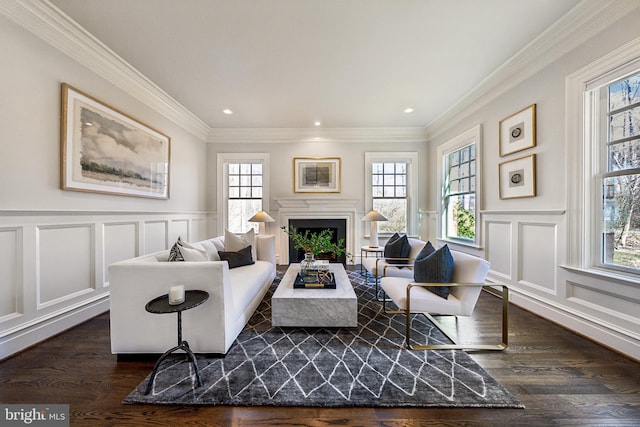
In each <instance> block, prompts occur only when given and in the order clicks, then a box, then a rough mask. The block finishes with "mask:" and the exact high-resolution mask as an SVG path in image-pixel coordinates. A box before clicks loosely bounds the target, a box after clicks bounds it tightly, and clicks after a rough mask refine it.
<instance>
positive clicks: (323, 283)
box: [293, 271, 336, 289]
mask: <svg viewBox="0 0 640 427" xmlns="http://www.w3.org/2000/svg"><path fill="white" fill-rule="evenodd" d="M314 279H317V280H312V281H305V279H304V278H303V277H302V276H300V274H298V275H296V280H295V281H294V282H293V288H294V289H335V288H336V278H335V276H334V275H333V273H331V272H330V271H324V272H319V273H318V277H317V278H316V277H314Z"/></svg>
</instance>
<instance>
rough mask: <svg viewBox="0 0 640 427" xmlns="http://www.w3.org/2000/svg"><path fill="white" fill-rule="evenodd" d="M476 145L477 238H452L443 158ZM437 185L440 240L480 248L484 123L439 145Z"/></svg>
mask: <svg viewBox="0 0 640 427" xmlns="http://www.w3.org/2000/svg"><path fill="white" fill-rule="evenodd" d="M474 143H475V145H476V174H475V188H476V191H475V194H476V206H475V213H474V215H475V222H476V224H475V225H476V230H475V239H474V240H470V239H452V238H450V237H448V236H447V232H446V220H447V219H446V215H447V212H446V210H445V206H444V172H445V171H444V167H443V159H444V157H445V156H448V155H449V154H450V153H453V152H455V151H458V150H460V149H461V148H464V147H466V146H468V145H471V144H474ZM436 152H437V156H438V160H437V178H436V179H437V183H436V185H437V187H436V188H438V206H439V208H438V211H439V215H438V216H439V218H440V220H439V221H438V236H439V237H438V240H441V241H443V242H451V243H455V244H458V245H463V246H471V247H474V248H480V247H481V242H482V232H481V230H482V227H481V226H480V225H481V223H482V222H481V218H480V214H481V212H480V204H481V202H482V185H481V182H482V125H480V124H478V125H476V126H474V127H472V128H471V129H469V130H466V131H465V132H463V133H461V134H460V135H458V136H456V137H454V138H451V139H450V140H449V141H447V142H445V143H444V144H441V145H440V146H438V149H437V151H436Z"/></svg>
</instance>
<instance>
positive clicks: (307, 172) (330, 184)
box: [293, 157, 341, 193]
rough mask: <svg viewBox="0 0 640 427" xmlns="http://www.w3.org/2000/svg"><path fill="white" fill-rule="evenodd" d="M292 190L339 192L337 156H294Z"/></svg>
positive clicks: (297, 191)
mask: <svg viewBox="0 0 640 427" xmlns="http://www.w3.org/2000/svg"><path fill="white" fill-rule="evenodd" d="M293 176H294V178H293V180H294V184H293V191H294V192H296V193H339V192H340V179H341V178H340V158H339V157H295V158H294V159H293Z"/></svg>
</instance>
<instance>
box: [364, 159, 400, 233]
mask: <svg viewBox="0 0 640 427" xmlns="http://www.w3.org/2000/svg"><path fill="white" fill-rule="evenodd" d="M371 192H372V197H373V209H374V210H376V211H378V212H380V213H381V214H382V215H384V216H385V217H386V218H387V221H383V222H380V223H379V224H378V230H379V231H380V232H381V233H394V232H403V233H404V232H406V231H407V163H406V162H393V163H392V162H387V163H382V162H374V163H372V165H371Z"/></svg>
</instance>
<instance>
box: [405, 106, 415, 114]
mask: <svg viewBox="0 0 640 427" xmlns="http://www.w3.org/2000/svg"><path fill="white" fill-rule="evenodd" d="M413 111H414V110H413V108H411V107H409V108H405V109H404V112H405V113H407V114H411V113H413Z"/></svg>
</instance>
